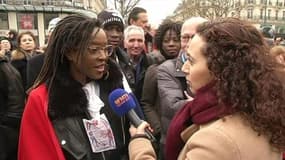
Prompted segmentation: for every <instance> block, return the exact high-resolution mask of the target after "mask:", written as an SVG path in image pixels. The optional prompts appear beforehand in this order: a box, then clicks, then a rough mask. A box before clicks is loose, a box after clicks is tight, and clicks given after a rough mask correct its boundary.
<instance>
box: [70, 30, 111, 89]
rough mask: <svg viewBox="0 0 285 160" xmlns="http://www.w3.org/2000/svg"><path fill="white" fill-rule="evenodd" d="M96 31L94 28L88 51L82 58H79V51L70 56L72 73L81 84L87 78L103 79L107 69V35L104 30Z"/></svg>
mask: <svg viewBox="0 0 285 160" xmlns="http://www.w3.org/2000/svg"><path fill="white" fill-rule="evenodd" d="M96 31H97V28H96V29H94V31H93V33H92V38H91V41H90V44H89V45H88V47H87V49H86V53H84V54H83V55H82V57H81V58H79V59H78V58H77V56H78V53H77V52H74V53H72V54H71V55H69V56H68V59H69V61H70V63H71V64H70V67H71V68H70V70H71V74H72V75H73V77H74V78H75V79H76V80H77V81H79V82H80V83H81V84H85V83H86V80H87V78H90V79H95V80H96V79H101V78H102V77H103V75H104V73H105V70H106V64H107V60H108V53H107V52H106V51H105V47H106V45H107V37H106V34H105V32H104V30H102V29H100V30H99V31H98V33H97V34H96Z"/></svg>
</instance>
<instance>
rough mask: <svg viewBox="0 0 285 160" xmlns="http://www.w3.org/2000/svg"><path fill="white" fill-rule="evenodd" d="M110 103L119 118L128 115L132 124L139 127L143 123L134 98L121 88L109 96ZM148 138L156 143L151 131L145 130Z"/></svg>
mask: <svg viewBox="0 0 285 160" xmlns="http://www.w3.org/2000/svg"><path fill="white" fill-rule="evenodd" d="M109 103H110V106H111V108H112V109H113V111H114V112H115V113H116V114H117V115H118V116H120V117H121V116H123V115H127V117H128V118H129V120H130V121H131V123H132V124H133V125H134V126H135V127H138V126H139V125H140V124H141V123H142V122H143V121H142V120H141V119H140V118H139V117H138V115H137V114H136V112H135V111H134V108H136V102H135V100H134V98H133V97H132V96H130V95H129V94H128V93H127V92H126V91H125V90H123V89H121V88H119V89H115V90H114V91H112V92H111V93H110V94H109ZM145 132H146V136H147V137H148V138H149V139H150V141H152V142H154V141H156V139H155V137H154V136H153V135H152V133H151V131H150V130H149V129H147V128H146V129H145Z"/></svg>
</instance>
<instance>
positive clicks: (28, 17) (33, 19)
mask: <svg viewBox="0 0 285 160" xmlns="http://www.w3.org/2000/svg"><path fill="white" fill-rule="evenodd" d="M17 21H18V27H19V29H38V21H37V14H33V13H18V14H17Z"/></svg>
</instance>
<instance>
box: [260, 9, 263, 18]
mask: <svg viewBox="0 0 285 160" xmlns="http://www.w3.org/2000/svg"><path fill="white" fill-rule="evenodd" d="M260 19H263V9H261V10H260Z"/></svg>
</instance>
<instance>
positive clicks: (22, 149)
mask: <svg viewBox="0 0 285 160" xmlns="http://www.w3.org/2000/svg"><path fill="white" fill-rule="evenodd" d="M47 96H48V94H47V88H46V86H45V85H41V86H39V87H38V88H36V89H34V90H33V91H32V92H31V93H30V95H29V98H28V101H27V103H26V107H25V111H24V113H23V118H22V123H21V130H20V139H19V153H18V159H19V160H64V159H65V158H64V154H63V152H62V150H61V147H60V144H59V143H58V139H57V137H56V134H55V131H54V129H53V126H52V123H51V121H50V120H49V118H48V112H47V109H48V105H47V104H48V100H47Z"/></svg>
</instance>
